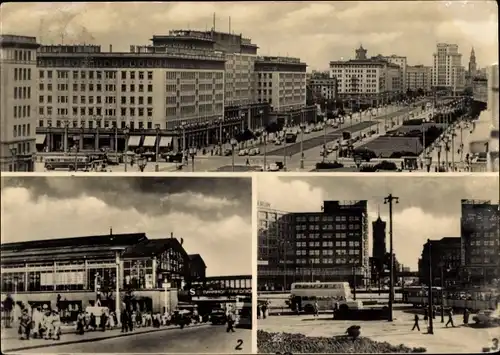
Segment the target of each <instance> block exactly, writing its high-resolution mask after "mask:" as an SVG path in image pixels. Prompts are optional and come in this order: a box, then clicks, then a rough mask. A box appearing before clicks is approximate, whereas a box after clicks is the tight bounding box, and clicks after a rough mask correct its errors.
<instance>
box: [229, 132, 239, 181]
mask: <svg viewBox="0 0 500 355" xmlns="http://www.w3.org/2000/svg"><path fill="white" fill-rule="evenodd" d="M230 143H231V159H232V161H231V168H232V171H233V173H234V148H235V147H236V145H237V144H238V141H237V140H236V139H235V138H231V140H230Z"/></svg>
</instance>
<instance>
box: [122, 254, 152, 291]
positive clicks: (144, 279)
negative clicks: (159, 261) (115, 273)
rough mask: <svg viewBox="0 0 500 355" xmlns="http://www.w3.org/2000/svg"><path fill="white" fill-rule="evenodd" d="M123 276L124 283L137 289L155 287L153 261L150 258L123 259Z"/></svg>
mask: <svg viewBox="0 0 500 355" xmlns="http://www.w3.org/2000/svg"><path fill="white" fill-rule="evenodd" d="M123 277H124V283H125V285H130V286H132V287H133V288H138V289H152V288H153V287H155V285H154V280H153V261H152V260H151V259H144V260H128V261H124V262H123Z"/></svg>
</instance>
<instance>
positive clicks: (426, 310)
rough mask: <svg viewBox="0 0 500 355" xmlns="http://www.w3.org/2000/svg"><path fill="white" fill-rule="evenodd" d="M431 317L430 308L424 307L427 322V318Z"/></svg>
mask: <svg viewBox="0 0 500 355" xmlns="http://www.w3.org/2000/svg"><path fill="white" fill-rule="evenodd" d="M428 319H429V310H428V309H427V307H425V308H424V320H425V321H426V322H427V320H428Z"/></svg>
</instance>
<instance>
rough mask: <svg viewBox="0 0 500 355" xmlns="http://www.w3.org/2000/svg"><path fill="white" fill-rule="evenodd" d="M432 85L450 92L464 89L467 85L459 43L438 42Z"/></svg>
mask: <svg viewBox="0 0 500 355" xmlns="http://www.w3.org/2000/svg"><path fill="white" fill-rule="evenodd" d="M432 86H433V87H436V88H446V89H448V90H449V91H450V92H457V91H462V90H463V89H464V86H465V69H464V67H463V66H462V54H460V53H459V52H458V45H456V44H448V43H438V44H437V46H436V53H434V62H433V66H432Z"/></svg>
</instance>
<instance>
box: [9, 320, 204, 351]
mask: <svg viewBox="0 0 500 355" xmlns="http://www.w3.org/2000/svg"><path fill="white" fill-rule="evenodd" d="M206 325H210V324H194V325H192V326H189V327H187V328H188V329H189V328H198V327H202V326H206ZM173 329H180V328H178V327H172V328H163V329H161V328H160V329H157V328H155V329H151V330H147V331H144V332H138V333H123V334H122V333H119V334H115V335H110V336H105V337H101V338H92V339H90V338H89V339H78V340H69V341H63V342H58V343H52V344H40V345H31V346H23V347H21V348H15V349H2V353H5V354H6V353H15V352H20V351H24V350H32V349H40V348H49V347H53V346H61V345H71V344H81V343H90V342H94V341H101V340H108V339H115V338H123V337H127V336H131V335H141V334H149V333H156V332H162V331H168V330H173Z"/></svg>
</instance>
